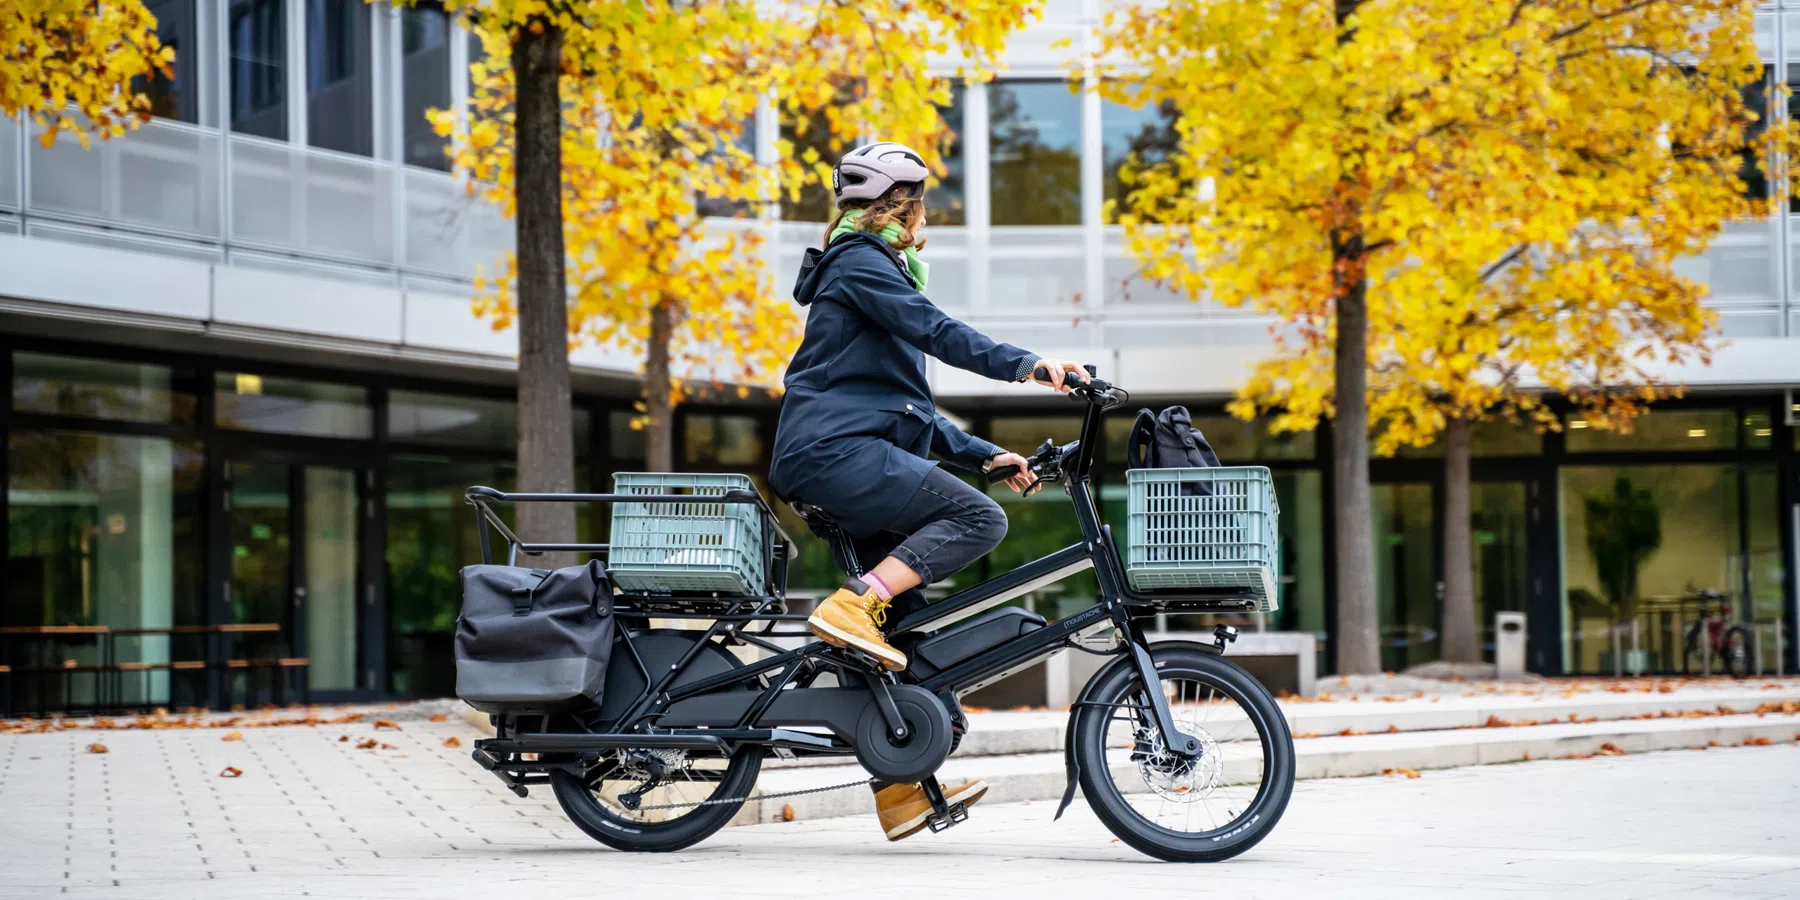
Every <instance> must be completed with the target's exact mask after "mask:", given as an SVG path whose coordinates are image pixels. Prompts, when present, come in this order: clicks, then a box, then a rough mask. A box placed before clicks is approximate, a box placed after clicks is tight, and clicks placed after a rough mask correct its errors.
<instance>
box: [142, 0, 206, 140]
mask: <svg viewBox="0 0 1800 900" xmlns="http://www.w3.org/2000/svg"><path fill="white" fill-rule="evenodd" d="M144 6H145V8H147V9H149V10H150V13H151V15H154V16H156V37H157V40H160V41H162V45H163V46H164V47H167V48H169V49H170V50H173V51H175V63H174V65H173V67H172V68H174V70H175V77H174V78H164V77H163V76H162V75H161V74H152V75H149V76H147V77H140V78H137V79H135V80H134V81H133V85H132V86H133V87H135V88H136V89H138V90H140V91H143V92H144V93H145V94H146V95H147V96H149V98H150V112H151V114H152V115H158V116H162V117H163V118H165V119H177V120H180V121H182V122H198V121H200V94H199V90H198V88H197V87H196V85H197V84H198V83H199V71H200V70H199V67H198V66H197V64H196V62H195V60H196V59H197V58H198V57H197V56H196V53H197V52H198V50H199V48H200V44H201V43H202V41H201V40H200V30H199V28H198V27H197V23H196V22H195V21H194V0H148V2H146V3H145V4H144Z"/></svg>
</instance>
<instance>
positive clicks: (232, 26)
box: [227, 0, 288, 141]
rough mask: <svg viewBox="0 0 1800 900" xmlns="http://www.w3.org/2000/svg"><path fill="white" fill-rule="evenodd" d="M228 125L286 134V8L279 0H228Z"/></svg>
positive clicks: (261, 133) (262, 134)
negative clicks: (229, 42)
mask: <svg viewBox="0 0 1800 900" xmlns="http://www.w3.org/2000/svg"><path fill="white" fill-rule="evenodd" d="M228 15H229V18H228V19H227V27H228V29H229V34H230V36H231V130H232V131H236V132H240V133H242V134H254V135H257V136H259V137H266V138H274V139H275V140H278V141H284V140H287V136H288V127H287V115H288V113H287V101H288V98H287V18H286V16H287V12H286V4H285V3H284V2H283V0H232V2H231V7H230V12H229V14H228Z"/></svg>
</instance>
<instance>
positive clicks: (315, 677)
mask: <svg viewBox="0 0 1800 900" xmlns="http://www.w3.org/2000/svg"><path fill="white" fill-rule="evenodd" d="M302 475H303V477H304V479H305V480H304V484H305V487H304V490H305V492H306V493H305V505H304V506H303V507H302V509H303V510H304V521H305V527H306V533H305V537H304V541H305V545H304V546H303V547H302V548H301V557H302V558H303V559H304V560H305V561H306V573H305V574H306V581H305V584H306V597H305V599H304V608H305V610H306V657H307V659H308V660H309V664H308V666H307V677H308V679H310V686H311V688H312V689H313V690H316V691H338V690H350V689H352V688H355V687H356V686H357V684H356V557H357V552H356V544H357V541H356V537H357V516H356V507H357V503H356V473H355V472H352V471H350V470H348V469H325V468H318V467H308V468H307V469H306V470H305V472H303V473H302Z"/></svg>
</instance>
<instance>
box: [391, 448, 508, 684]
mask: <svg viewBox="0 0 1800 900" xmlns="http://www.w3.org/2000/svg"><path fill="white" fill-rule="evenodd" d="M513 479H514V467H513V464H512V463H508V462H469V461H458V460H450V459H443V458H438V457H427V456H394V457H390V458H389V460H388V478H387V597H388V666H389V670H390V673H391V675H390V678H389V689H390V690H392V691H393V692H394V693H396V694H400V695H402V696H409V697H449V696H454V695H455V693H456V664H455V658H454V654H453V648H452V638H453V637H454V634H455V630H456V613H457V600H456V598H457V597H458V596H459V590H460V589H459V587H458V582H457V573H458V572H459V571H461V569H462V567H463V566H466V565H470V564H471V563H475V562H479V561H480V560H481V546H480V543H479V538H478V536H477V535H476V532H475V519H474V516H473V514H472V513H471V507H470V506H469V505H468V503H467V502H465V501H464V500H463V491H464V490H466V489H467V488H468V487H469V486H470V485H476V484H484V485H487V486H489V487H492V488H497V489H499V490H502V491H510V490H512V489H513V484H514V481H513ZM494 509H495V511H496V512H498V513H500V515H501V517H502V518H504V519H505V520H506V521H507V522H508V524H511V523H512V522H513V521H514V520H513V512H512V507H511V506H509V505H507V504H500V505H497V506H495V507H494ZM490 537H492V535H490Z"/></svg>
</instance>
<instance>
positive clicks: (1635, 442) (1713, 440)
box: [1565, 409, 1737, 453]
mask: <svg viewBox="0 0 1800 900" xmlns="http://www.w3.org/2000/svg"><path fill="white" fill-rule="evenodd" d="M1565 427H1566V428H1567V429H1568V447H1569V452H1571V453H1581V452H1593V451H1605V450H1729V449H1732V448H1734V447H1736V446H1737V416H1736V414H1735V413H1733V412H1732V411H1731V410H1728V409H1670V410H1658V411H1654V412H1649V413H1645V414H1644V415H1641V416H1639V417H1638V418H1637V420H1636V421H1634V422H1632V425H1631V433H1629V434H1621V433H1619V432H1616V431H1601V430H1600V429H1599V428H1595V427H1593V426H1592V425H1590V424H1589V423H1588V422H1587V421H1586V420H1585V419H1579V418H1572V419H1570V420H1569V421H1568V422H1567V423H1566V424H1565Z"/></svg>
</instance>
